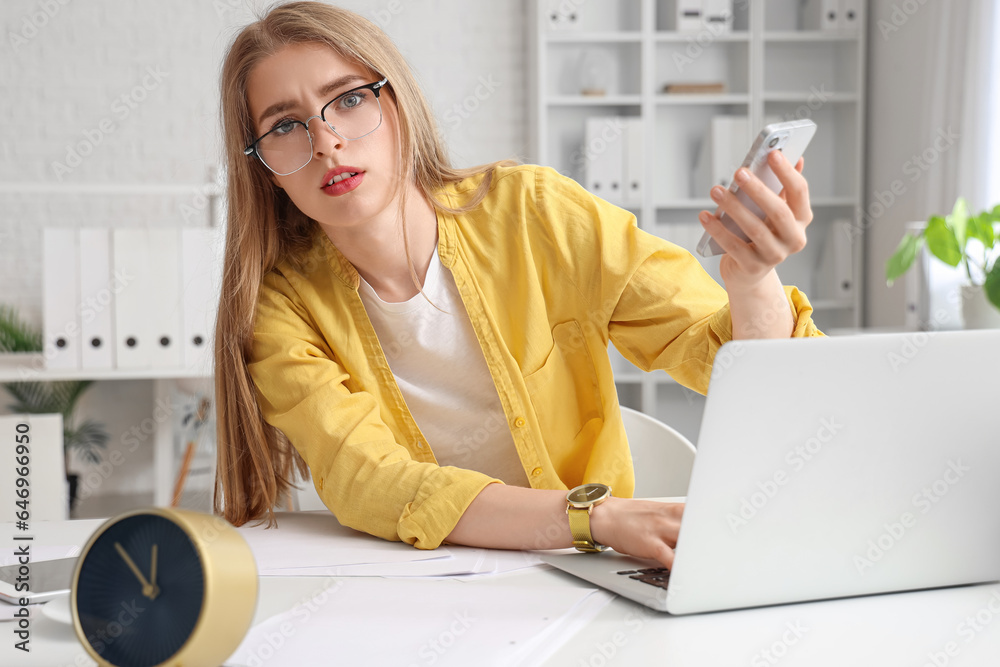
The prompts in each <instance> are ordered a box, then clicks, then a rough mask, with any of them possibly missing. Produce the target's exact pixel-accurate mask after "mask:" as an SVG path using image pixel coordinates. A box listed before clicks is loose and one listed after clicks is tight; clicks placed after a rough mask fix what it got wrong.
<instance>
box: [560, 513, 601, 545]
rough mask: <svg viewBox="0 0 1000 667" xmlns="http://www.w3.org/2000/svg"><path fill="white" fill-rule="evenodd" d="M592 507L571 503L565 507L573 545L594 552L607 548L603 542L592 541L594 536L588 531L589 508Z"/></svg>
mask: <svg viewBox="0 0 1000 667" xmlns="http://www.w3.org/2000/svg"><path fill="white" fill-rule="evenodd" d="M591 507H593V505H591V506H590V507H586V508H581V507H573V506H572V505H571V506H569V507H567V508H566V514H567V516H568V517H569V532H570V534H572V536H573V546H574V547H576V548H577V549H578V550H580V551H586V552H588V553H596V552H599V551H604V550H605V549H607V547H606V546H604V545H603V544H598V543H597V542H595V541H594V536H593V534H592V533H591V532H590V509H591Z"/></svg>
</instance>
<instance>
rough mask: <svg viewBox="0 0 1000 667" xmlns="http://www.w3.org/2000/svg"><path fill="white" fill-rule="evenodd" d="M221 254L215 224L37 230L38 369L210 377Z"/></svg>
mask: <svg viewBox="0 0 1000 667" xmlns="http://www.w3.org/2000/svg"><path fill="white" fill-rule="evenodd" d="M222 256H223V255H222V234H221V231H220V230H219V229H216V228H158V229H134V228H132V229H104V228H87V229H62V228H58V229H55V228H48V229H46V230H45V231H44V243H43V279H42V292H43V319H44V322H43V332H44V356H45V362H46V367H47V368H50V369H60V370H67V369H88V370H108V369H114V368H122V369H188V370H193V371H199V372H204V373H205V374H207V375H210V374H211V372H212V344H211V343H212V339H213V336H214V328H215V315H216V309H217V306H218V301H219V290H220V285H221V276H222Z"/></svg>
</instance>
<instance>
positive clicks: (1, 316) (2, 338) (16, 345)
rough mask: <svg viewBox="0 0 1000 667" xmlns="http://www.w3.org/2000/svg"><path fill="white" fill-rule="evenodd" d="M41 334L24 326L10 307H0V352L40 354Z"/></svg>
mask: <svg viewBox="0 0 1000 667" xmlns="http://www.w3.org/2000/svg"><path fill="white" fill-rule="evenodd" d="M41 349H42V332H41V331H36V330H35V329H33V328H31V327H30V326H29V325H28V324H26V323H25V322H24V321H23V320H21V318H20V317H19V316H18V314H17V310H15V309H14V308H12V307H11V306H4V305H0V352H40V351H41Z"/></svg>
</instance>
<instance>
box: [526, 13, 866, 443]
mask: <svg viewBox="0 0 1000 667" xmlns="http://www.w3.org/2000/svg"><path fill="white" fill-rule="evenodd" d="M671 5H672V3H671V2H669V1H668V0H602V1H601V2H599V3H597V2H574V1H572V0H571V1H570V2H567V1H566V0H533V11H534V15H533V19H534V20H533V21H531V25H532V27H533V35H532V39H531V48H532V53H531V58H532V60H531V62H532V63H533V66H532V67H531V70H530V71H531V74H532V79H533V80H532V88H533V93H534V94H533V95H532V98H533V102H532V109H531V124H532V128H531V130H532V140H533V141H532V143H533V147H534V154H533V161H535V162H537V163H539V164H545V165H550V166H552V167H554V168H556V169H558V170H559V171H560V172H561V173H563V174H566V175H567V176H570V177H572V178H575V179H577V180H579V181H581V182H583V173H582V171H583V170H582V165H583V164H584V163H585V162H586V160H587V159H588V156H587V153H586V152H585V147H584V140H585V139H584V132H585V130H584V126H585V122H586V119H587V118H589V117H595V116H627V117H633V118H639V119H641V124H642V128H643V136H644V141H643V145H644V147H645V148H646V151H645V153H644V155H643V157H642V163H643V174H644V176H645V187H644V188H643V196H642V198H641V203H637V204H636V205H633V206H629V207H628V209H629V210H630V211H631V212H633V213H634V214H635V215H636V217H637V219H638V224H639V227H640V228H642V229H644V230H646V231H648V232H650V233H653V234H656V235H658V236H661V237H663V238H666V239H668V240H670V241H672V242H674V243H677V244H678V245H681V246H683V247H685V248H688V249H689V250H691V251H692V252H693V250H694V247H695V245H696V244H697V241H698V239H699V238H700V236H701V232H702V228H701V225H700V224H699V223H698V220H697V214H698V212H699V211H700V210H702V209H707V210H714V209H715V208H716V207H715V204H714V203H713V202H712V201H711V200H710V199H709V198H708V192H709V189H710V187H711V183H709V182H707V181H706V182H704V183H702V182H700V181H699V179H698V176H697V172H696V170H695V163H696V160H697V159H698V150H699V147H700V145H701V143H702V142H703V141H704V140H705V138H706V137H707V135H708V133H709V127H710V124H711V118H712V117H713V116H716V115H739V116H746V117H747V118H748V119H749V130H748V133H747V136H746V137H745V141H744V142H743V143H744V144H745V147H749V146H750V143H751V142H752V140H753V138H754V135H755V134H756V133H757V132H758V131H759V129H760V128H761V127H762V126H763V125H764V124H765V122H764V120H765V118H767V119H770V118H774V117H779V118H781V119H782V120H792V119H796V118H806V117H808V118H812V119H813V120H814V121H815V122H816V124H817V126H818V131H817V133H816V136H815V137H814V139H813V142H812V144H811V145H810V147H809V149H808V150H807V151H806V156H805V158H806V169H805V174H806V176H807V178H808V179H809V185H810V195H811V204H812V208H813V214H814V220H813V224H812V225H810V227H809V230H808V235H809V244H808V246H807V247H806V249H805V250H804V251H803V252H801V253H799V254H798V255H795V256H793V257H791V258H790V259H789V260H788V261H787V262H785V263H784V264H783V265H782V266H781V267H779V274H780V275H781V278H782V282H784V283H785V284H788V285H796V286H797V287H799V288H800V289H802V290H803V291H804V292H805V293H806V294H807V295H809V297H810V301H811V302H812V303H813V306H814V308H815V313H814V319H815V320H816V322H817V325H818V326H819V327H820V328H821V329H826V328H830V329H835V328H851V327H858V326H860V324H861V302H860V295H861V282H860V281H861V265H862V262H861V238H860V234H856V235H853V236H854V238H853V239H852V245H851V255H852V257H853V262H852V274H853V276H852V279H851V282H852V286H853V291H852V295H851V296H850V297H849V298H844V297H830V296H828V295H829V294H836V293H837V292H836V290H833V289H830V288H831V287H832V286H830V285H825V284H820V283H819V281H818V280H817V277H816V271H815V267H816V266H817V264H818V262H819V259H820V256H821V253H822V251H823V248H824V244H825V242H826V239H827V235H828V234H827V233H828V231H829V230H830V229H831V226H830V224H829V223H831V222H832V221H834V220H851V221H856V219H857V215H858V212H859V211H861V210H862V206H863V201H862V194H863V168H864V161H863V159H862V158H863V150H862V142H863V140H864V135H865V130H864V127H865V126H864V121H865V118H864V109H865V99H864V96H865V34H866V30H867V20H866V15H867V7H866V6H865V7H864V8H863V11H862V16H861V18H860V20H859V21H858V24H857V25H856V26H854V28H853V29H850V30H844V31H836V32H826V31H818V30H802V29H800V26H801V24H802V20H803V18H802V4H801V0H766V2H765V0H735V1H734V2H733V25H732V30H731V31H730V32H721V31H720V30H719V29H717V28H708V27H706V28H704V29H703V30H701V31H700V32H694V33H690V32H677V31H676V30H674V29H673V28H674V21H673V20H672V18H671V15H670V7H671ZM585 59H586V60H585ZM595 59H598V60H606V61H607V62H608V63H609V64H608V65H607V66H605V69H606V77H605V78H606V84H607V85H606V87H605V90H606V94H605V95H603V96H591V95H583V94H581V92H580V91H581V89H582V88H583V85H582V81H583V79H584V78H585V76H586V75H582V74H581V67H580V66H581V63H583V62H586V61H589V62H593V61H594V60H595ZM705 82H722V83H724V85H725V87H724V92H722V93H710V94H685V93H670V94H668V93H665V92H662V91H663V89H664V85H665V84H677V83H705ZM739 150H741V151H742V150H745V148H744V146H740V148H739ZM737 166H738V165H737V164H734V165H733V170H734V171H735V168H736V167H737ZM696 256H697V255H696ZM699 259H701V261H702V264H703V265H704V266H705V268H706V270H707V271H708V272H709V273H710V274H711V275H712V276H713V277H715V279H716V280H719V282H720V283H721V279H720V277H719V273H718V266H719V260H718V258H710V259H705V258H700V257H699ZM612 355H613V359H615V358H616V357H619V355H617V351H615V350H612ZM616 369H618V372H617V374H616V381H617V383H618V386H619V394H620V396H621V400H622V403H623V404H626V405H630V406H632V407H635V408H638V409H640V410H642V411H644V412H647V413H649V414H653V415H656V416H658V417H660V418H665V419H666V420H667V421H671V422H672V423H675V424H676V423H677V421H678V420H677V419H676V418H673V419H672V418H670V417H671V415H670V414H667V415H664V414H663V413H664V409H657V406H658V405H659V406H660V407H661V408H662V407H663V404H664V400H663V399H664V396H666V402H667V403H670V402H671V400H672V401H673V402H674V403H676V402H677V401H676V398H677V392H678V391H686V390H682V389H681V388H679V387H677V386H676V385H673V386H671V385H672V384H673V383H672V380H671V379H670V378H669V377H668V376H667V375H666V374H665V373H654V374H646V373H642V372H641V371H638V370H637V369H635V368H634V367H632V366H631V365H630V364H628V362H627V361H625V360H624V359H623V358H620V357H619V358H617V360H616ZM671 393H673V397H672V398H671V396H670V394H671ZM684 402H686V403H688V405H684V406H683V408H684V410H689V409H690V408H691V407H692V404H691V403H690V397H687V399H686V400H685V401H684ZM667 412H668V413H669V410H667ZM696 421H700V418H699V419H698V420H696ZM696 428H697V426H695V430H696ZM683 430H684V429H682V431H683ZM690 433H691V429H690V428H688V429H687V434H690ZM689 437H690V435H689Z"/></svg>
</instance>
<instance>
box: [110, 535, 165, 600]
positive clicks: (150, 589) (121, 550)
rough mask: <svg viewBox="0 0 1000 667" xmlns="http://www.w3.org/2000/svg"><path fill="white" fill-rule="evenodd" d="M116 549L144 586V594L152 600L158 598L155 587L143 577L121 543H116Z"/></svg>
mask: <svg viewBox="0 0 1000 667" xmlns="http://www.w3.org/2000/svg"><path fill="white" fill-rule="evenodd" d="M115 549H117V550H118V553H119V554H120V555H121V557H122V559H123V560H124V561H125V563H126V564H127V565H128V566H129V569H130V570H132V574H134V575H135V577H136V579H138V580H139V583H140V584H142V594H143V595H145V596H146V597H148V598H149V599H150V600H152V599H153V598H154V597H156V594H155V591H154V589H153V587H152V586H151V585H150V584H149V582H148V581H146V577H144V576H142V572H140V571H139V568H138V567H137V566H136V564H135V563H134V562H133V561H132V559H131V558H130V557H129V555H128V554H127V553H126V552H125V548H124V547H122V545H121V544H120V543H118V542H115Z"/></svg>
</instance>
